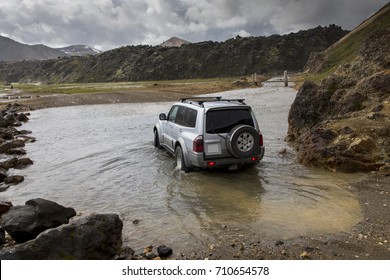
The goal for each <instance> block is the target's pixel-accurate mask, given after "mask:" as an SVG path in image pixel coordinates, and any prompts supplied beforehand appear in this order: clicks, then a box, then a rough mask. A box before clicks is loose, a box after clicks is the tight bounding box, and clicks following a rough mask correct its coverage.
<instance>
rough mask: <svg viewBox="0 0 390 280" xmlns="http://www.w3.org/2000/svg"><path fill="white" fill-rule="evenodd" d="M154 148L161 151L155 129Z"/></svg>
mask: <svg viewBox="0 0 390 280" xmlns="http://www.w3.org/2000/svg"><path fill="white" fill-rule="evenodd" d="M154 146H155V147H156V148H158V149H162V147H161V145H160V136H159V135H158V131H157V129H156V130H154Z"/></svg>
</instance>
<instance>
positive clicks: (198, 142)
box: [192, 135, 203, 153]
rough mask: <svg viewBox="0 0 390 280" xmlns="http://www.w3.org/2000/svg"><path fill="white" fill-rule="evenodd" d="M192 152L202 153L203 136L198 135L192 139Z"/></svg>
mask: <svg viewBox="0 0 390 280" xmlns="http://www.w3.org/2000/svg"><path fill="white" fill-rule="evenodd" d="M192 150H193V151H194V152H196V153H203V136H202V135H199V136H198V137H196V138H195V139H194V142H193V148H192Z"/></svg>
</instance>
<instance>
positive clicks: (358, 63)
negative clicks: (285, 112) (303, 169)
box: [288, 4, 390, 175]
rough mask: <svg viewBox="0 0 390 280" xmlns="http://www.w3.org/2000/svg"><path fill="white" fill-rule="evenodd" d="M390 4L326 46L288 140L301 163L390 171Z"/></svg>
mask: <svg viewBox="0 0 390 280" xmlns="http://www.w3.org/2000/svg"><path fill="white" fill-rule="evenodd" d="M389 49H390V4H387V5H386V6H384V7H383V8H382V9H381V10H379V11H378V12H377V13H376V14H375V15H373V16H372V17H370V18H369V19H367V20H366V21H365V22H363V23H362V24H360V25H359V26H358V27H357V28H356V29H354V30H353V31H352V32H351V33H349V34H348V35H346V36H345V37H344V38H342V39H341V40H340V41H338V42H336V43H335V44H333V45H332V46H331V47H329V48H328V49H327V50H326V51H324V52H322V53H320V54H317V55H312V56H311V59H310V61H309V62H308V64H307V71H308V73H310V74H311V75H313V74H320V76H325V77H326V78H324V79H323V80H321V81H320V82H319V83H313V82H309V81H307V82H305V83H304V84H303V85H302V87H301V88H300V90H299V91H298V94H297V97H296V99H295V101H294V103H293V105H292V107H291V109H290V114H289V130H288V140H290V141H292V143H293V144H294V146H295V147H296V149H297V151H298V158H299V160H300V161H301V162H303V163H305V164H309V165H315V166H325V167H327V168H329V169H332V170H341V171H350V172H353V171H374V170H379V171H381V172H383V173H384V174H388V175H389V174H390V142H389V136H390V126H389V123H390V52H389Z"/></svg>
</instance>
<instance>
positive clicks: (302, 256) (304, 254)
mask: <svg viewBox="0 0 390 280" xmlns="http://www.w3.org/2000/svg"><path fill="white" fill-rule="evenodd" d="M299 256H300V257H301V259H304V260H307V259H309V258H310V256H309V254H308V253H307V252H303V253H302V254H300V255H299Z"/></svg>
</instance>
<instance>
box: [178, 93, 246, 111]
mask: <svg viewBox="0 0 390 280" xmlns="http://www.w3.org/2000/svg"><path fill="white" fill-rule="evenodd" d="M175 105H185V106H187V107H191V108H194V109H199V108H205V109H206V110H208V109H212V108H232V107H236V108H237V107H243V108H250V106H248V105H246V104H245V103H244V99H222V98H221V97H219V96H218V97H192V98H182V99H181V102H180V103H176V104H175Z"/></svg>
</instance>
